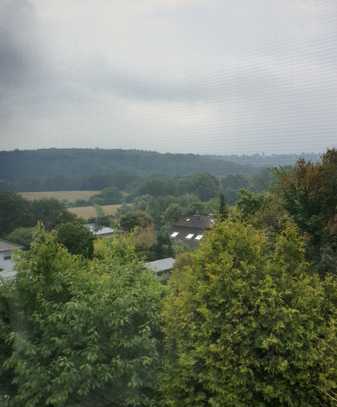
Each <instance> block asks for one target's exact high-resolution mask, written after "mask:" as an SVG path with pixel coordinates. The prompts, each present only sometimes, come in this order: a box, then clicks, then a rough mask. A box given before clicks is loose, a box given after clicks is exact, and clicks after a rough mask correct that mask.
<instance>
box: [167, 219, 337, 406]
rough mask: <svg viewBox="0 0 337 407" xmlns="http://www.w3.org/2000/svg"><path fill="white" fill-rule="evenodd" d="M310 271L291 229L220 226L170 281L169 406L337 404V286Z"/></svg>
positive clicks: (300, 242)
mask: <svg viewBox="0 0 337 407" xmlns="http://www.w3.org/2000/svg"><path fill="white" fill-rule="evenodd" d="M308 267H309V266H308V264H307V263H306V261H305V260H304V248H303V242H302V241H301V239H300V238H299V237H298V234H297V231H296V229H295V227H294V226H293V225H291V224H288V225H287V226H286V227H285V228H284V230H283V232H282V233H281V234H280V235H279V237H278V239H277V243H276V245H275V248H274V249H270V246H269V244H268V242H267V241H266V238H265V237H264V235H263V233H262V232H259V231H257V230H255V229H254V228H253V227H252V226H247V225H245V224H242V223H240V222H232V221H227V222H223V223H220V224H218V225H217V226H216V227H215V228H214V230H213V231H212V232H210V234H209V236H208V239H207V240H205V241H204V242H203V243H202V244H201V246H200V248H199V249H198V251H197V252H195V253H194V254H193V255H190V256H189V258H188V259H187V260H186V261H184V262H183V265H182V266H181V267H179V265H178V268H176V270H175V271H174V273H173V276H172V277H171V280H170V283H169V284H170V294H169V296H168V297H167V299H166V300H165V304H164V309H163V319H164V332H165V334H166V341H167V342H166V355H167V359H166V365H165V370H164V373H163V375H162V376H163V380H162V383H163V384H162V388H163V397H164V399H165V405H167V406H170V407H181V406H184V407H202V406H212V407H227V406H228V407H232V406H236V407H246V406H252V407H254V406H256V407H257V406H265V407H267V406H270V407H272V406H284V407H286V406H299V407H308V406H310V407H314V406H315V407H316V406H317V407H318V406H323V405H324V406H335V405H336V399H337V354H336V347H337V310H336V303H337V302H336V301H337V281H336V279H335V278H334V277H327V278H326V279H323V280H321V279H320V277H319V276H318V275H316V274H315V273H308Z"/></svg>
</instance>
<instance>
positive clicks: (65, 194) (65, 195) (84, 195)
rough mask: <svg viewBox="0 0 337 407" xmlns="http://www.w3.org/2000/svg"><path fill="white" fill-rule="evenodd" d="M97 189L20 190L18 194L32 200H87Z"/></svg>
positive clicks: (95, 193)
mask: <svg viewBox="0 0 337 407" xmlns="http://www.w3.org/2000/svg"><path fill="white" fill-rule="evenodd" d="M98 193H99V191H51V192H20V195H21V196H22V197H23V198H25V199H28V200H29V201H34V200H36V199H44V198H54V199H57V200H59V201H62V202H65V201H66V202H69V203H72V202H76V201H78V200H80V199H81V200H88V199H90V198H91V197H92V196H94V195H97V194H98Z"/></svg>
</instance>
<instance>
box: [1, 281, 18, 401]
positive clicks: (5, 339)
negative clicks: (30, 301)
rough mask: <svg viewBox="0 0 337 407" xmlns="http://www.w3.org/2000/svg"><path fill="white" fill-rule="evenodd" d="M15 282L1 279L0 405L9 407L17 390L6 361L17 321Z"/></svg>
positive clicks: (10, 350) (10, 351)
mask: <svg viewBox="0 0 337 407" xmlns="http://www.w3.org/2000/svg"><path fill="white" fill-rule="evenodd" d="M13 288H14V284H13V282H11V281H2V280H1V279H0V406H1V407H2V406H3V407H7V406H8V400H9V399H10V397H12V396H13V395H14V394H15V392H16V386H15V384H14V383H13V379H14V375H13V371H12V370H11V369H9V368H6V366H5V363H6V361H7V360H8V358H9V357H10V356H11V354H12V346H11V344H10V343H9V338H10V334H11V332H12V329H13V326H14V324H15V321H13V318H15V314H14V310H15V306H14V295H13V291H14V289H13Z"/></svg>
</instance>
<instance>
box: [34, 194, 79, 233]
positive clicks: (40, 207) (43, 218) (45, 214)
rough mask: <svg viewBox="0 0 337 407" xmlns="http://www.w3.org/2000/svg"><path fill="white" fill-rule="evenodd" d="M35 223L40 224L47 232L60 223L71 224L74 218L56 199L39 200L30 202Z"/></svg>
mask: <svg viewBox="0 0 337 407" xmlns="http://www.w3.org/2000/svg"><path fill="white" fill-rule="evenodd" d="M32 212H33V215H34V218H35V223H37V222H41V223H42V224H43V225H44V226H45V228H47V229H48V230H51V229H53V228H54V227H55V226H57V225H59V224H61V223H67V222H73V221H74V220H75V219H76V217H75V215H73V214H72V213H70V212H68V211H67V209H66V208H65V206H64V205H63V204H62V203H61V202H59V201H58V200H57V199H39V200H37V201H33V202H32Z"/></svg>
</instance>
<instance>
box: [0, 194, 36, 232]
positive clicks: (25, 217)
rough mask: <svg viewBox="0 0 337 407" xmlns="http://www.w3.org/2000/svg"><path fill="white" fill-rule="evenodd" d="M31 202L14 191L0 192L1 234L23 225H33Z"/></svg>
mask: <svg viewBox="0 0 337 407" xmlns="http://www.w3.org/2000/svg"><path fill="white" fill-rule="evenodd" d="M33 225H34V217H33V214H32V211H31V204H30V202H28V201H26V200H25V199H23V198H22V197H21V196H20V195H18V194H16V193H14V192H0V236H2V237H3V236H5V235H7V234H9V233H11V232H12V231H13V230H14V229H16V228H18V227H21V226H33Z"/></svg>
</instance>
